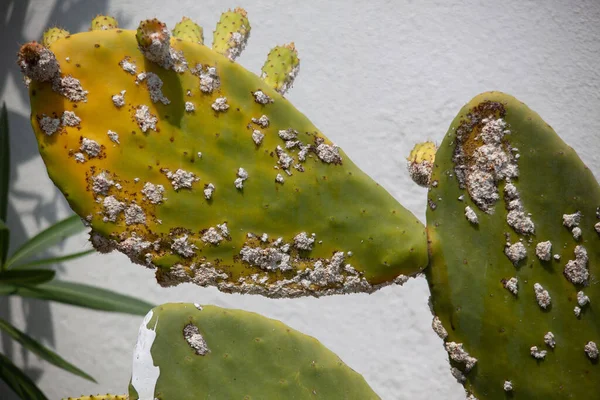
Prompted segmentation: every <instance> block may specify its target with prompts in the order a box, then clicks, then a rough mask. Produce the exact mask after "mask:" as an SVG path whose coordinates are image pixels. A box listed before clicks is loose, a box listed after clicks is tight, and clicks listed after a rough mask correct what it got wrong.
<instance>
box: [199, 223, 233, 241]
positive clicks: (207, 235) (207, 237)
mask: <svg viewBox="0 0 600 400" xmlns="http://www.w3.org/2000/svg"><path fill="white" fill-rule="evenodd" d="M228 236H229V229H228V228H227V224H226V223H223V224H220V225H217V227H216V228H215V227H212V226H211V227H210V228H208V230H207V231H206V232H204V234H203V235H202V238H201V239H202V241H203V242H205V243H210V244H215V245H216V244H219V243H221V242H222V241H223V240H224V239H225V238H226V237H228Z"/></svg>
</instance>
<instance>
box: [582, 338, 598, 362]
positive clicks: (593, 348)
mask: <svg viewBox="0 0 600 400" xmlns="http://www.w3.org/2000/svg"><path fill="white" fill-rule="evenodd" d="M583 350H584V351H585V354H587V356H588V357H589V358H590V360H597V359H598V355H599V352H598V345H596V343H595V342H592V341H589V342H587V344H586V345H585V346H584V348H583Z"/></svg>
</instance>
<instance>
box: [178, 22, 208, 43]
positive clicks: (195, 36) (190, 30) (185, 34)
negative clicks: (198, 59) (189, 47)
mask: <svg viewBox="0 0 600 400" xmlns="http://www.w3.org/2000/svg"><path fill="white" fill-rule="evenodd" d="M173 37H174V38H177V39H182V40H189V41H190V42H194V43H199V44H203V43H204V32H203V30H202V27H201V26H200V25H198V24H197V23H195V22H194V21H192V20H191V19H189V18H187V17H183V18H182V19H181V21H179V22H178V23H177V24H175V28H173Z"/></svg>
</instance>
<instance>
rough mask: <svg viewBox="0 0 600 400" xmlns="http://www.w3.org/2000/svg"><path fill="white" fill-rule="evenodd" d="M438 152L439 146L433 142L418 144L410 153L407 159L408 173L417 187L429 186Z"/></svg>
mask: <svg viewBox="0 0 600 400" xmlns="http://www.w3.org/2000/svg"><path fill="white" fill-rule="evenodd" d="M436 151H437V146H436V145H435V143H433V142H423V143H417V144H416V145H415V147H413V149H412V150H411V151H410V154H409V155H408V158H407V159H406V160H407V168H408V173H409V175H410V177H411V179H412V180H413V181H414V182H415V183H416V184H417V185H419V186H423V187H427V186H429V180H430V178H431V171H432V170H433V160H435V152H436Z"/></svg>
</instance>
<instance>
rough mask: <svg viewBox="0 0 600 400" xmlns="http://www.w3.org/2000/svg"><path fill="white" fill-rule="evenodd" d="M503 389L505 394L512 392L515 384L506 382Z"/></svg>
mask: <svg viewBox="0 0 600 400" xmlns="http://www.w3.org/2000/svg"><path fill="white" fill-rule="evenodd" d="M502 388H503V389H504V391H505V392H512V390H513V384H512V382H511V381H504V385H502Z"/></svg>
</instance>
